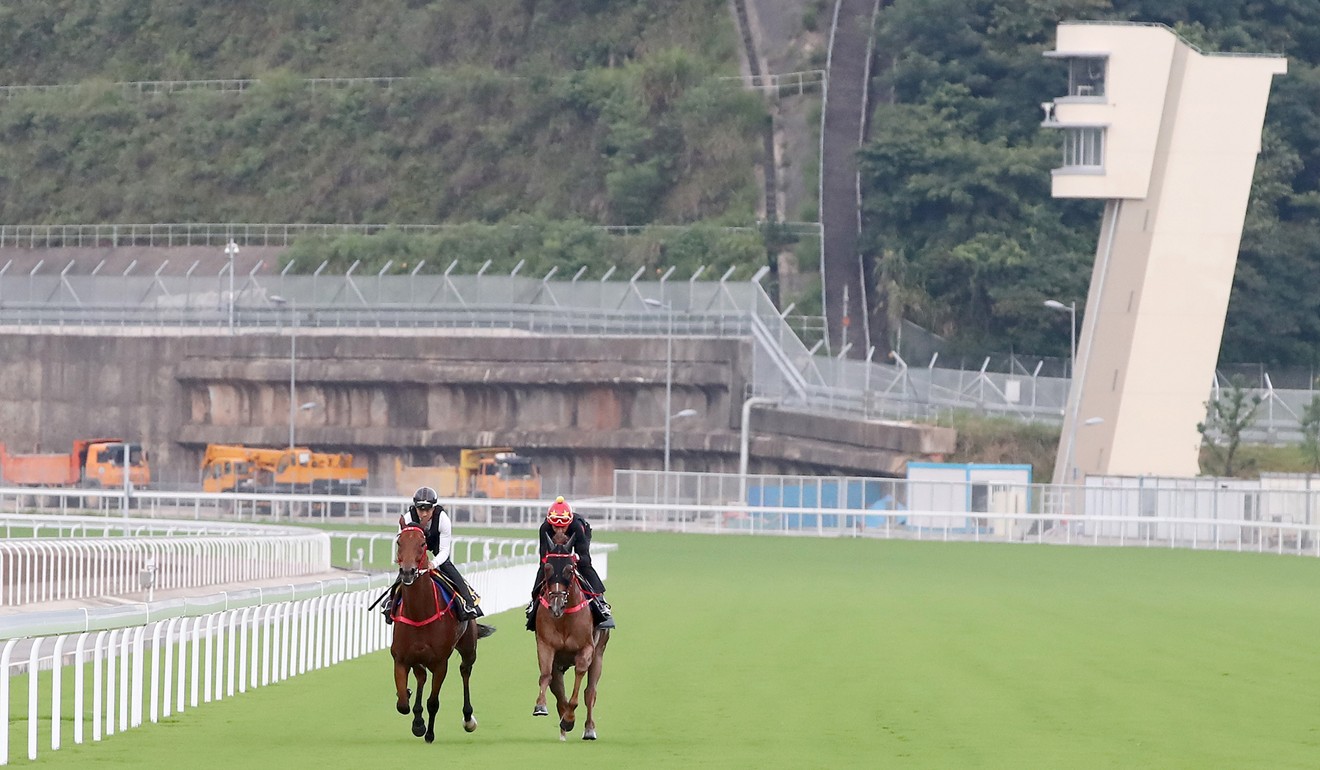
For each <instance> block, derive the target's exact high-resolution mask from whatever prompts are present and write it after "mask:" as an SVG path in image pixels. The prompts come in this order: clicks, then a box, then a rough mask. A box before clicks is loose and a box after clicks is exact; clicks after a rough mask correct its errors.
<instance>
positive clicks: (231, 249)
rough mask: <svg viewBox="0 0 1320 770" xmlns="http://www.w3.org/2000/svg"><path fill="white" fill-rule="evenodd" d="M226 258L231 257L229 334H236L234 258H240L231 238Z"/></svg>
mask: <svg viewBox="0 0 1320 770" xmlns="http://www.w3.org/2000/svg"><path fill="white" fill-rule="evenodd" d="M225 256H227V257H229V333H230V334H233V333H234V257H237V256H238V244H237V243H234V241H233V239H232V238H231V239H230V241H229V245H227V246H225Z"/></svg>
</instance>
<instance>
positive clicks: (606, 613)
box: [591, 596, 614, 628]
mask: <svg viewBox="0 0 1320 770" xmlns="http://www.w3.org/2000/svg"><path fill="white" fill-rule="evenodd" d="M591 619H592V620H593V621H594V622H595V623H596V628H614V615H613V614H612V613H611V612H610V604H609V602H607V601H605V597H604V596H596V597H594V598H592V600H591Z"/></svg>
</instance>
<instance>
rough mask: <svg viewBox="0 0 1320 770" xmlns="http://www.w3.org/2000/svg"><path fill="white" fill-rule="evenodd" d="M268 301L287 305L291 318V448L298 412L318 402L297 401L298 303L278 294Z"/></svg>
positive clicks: (310, 407)
mask: <svg viewBox="0 0 1320 770" xmlns="http://www.w3.org/2000/svg"><path fill="white" fill-rule="evenodd" d="M270 301H271V302H273V303H275V304H276V305H279V306H281V307H288V308H289V317H290V318H291V319H292V320H291V321H290V323H289V448H290V449H293V448H294V447H295V446H297V442H296V438H297V434H296V433H295V429H294V425H295V423H296V421H297V417H298V412H299V411H304V412H305V411H307V410H308V409H315V408H316V407H318V406H320V404H318V403H316V402H315V401H308V402H306V403H303V404H299V403H298V305H297V304H296V303H295V302H294V301H293V300H290V299H285V298H284V297H281V296H280V295H278V294H272V295H271V296H270Z"/></svg>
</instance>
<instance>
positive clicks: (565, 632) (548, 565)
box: [532, 534, 610, 741]
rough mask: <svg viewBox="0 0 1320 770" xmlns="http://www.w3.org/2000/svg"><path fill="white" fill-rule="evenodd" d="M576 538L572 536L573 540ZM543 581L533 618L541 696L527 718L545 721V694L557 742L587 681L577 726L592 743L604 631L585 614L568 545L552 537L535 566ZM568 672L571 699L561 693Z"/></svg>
mask: <svg viewBox="0 0 1320 770" xmlns="http://www.w3.org/2000/svg"><path fill="white" fill-rule="evenodd" d="M574 537H576V535H574ZM541 569H542V571H543V573H544V581H543V584H542V587H541V595H540V596H539V597H537V602H538V604H539V605H540V606H539V607H538V609H537V612H536V657H537V659H538V661H539V662H540V665H541V682H540V684H541V692H540V695H538V696H537V698H536V706H535V707H534V708H533V709H532V716H538V717H539V716H546V715H547V714H548V711H547V710H546V706H545V689H546V687H547V686H548V687H549V688H550V691H551V692H553V693H554V695H555V703H556V705H557V706H558V709H559V740H561V741H562V740H565V739H566V738H567V735H568V733H570V732H572V730H573V722H574V718H575V715H576V713H577V705H578V690H579V688H580V687H581V686H582V677H584V676H585V677H586V678H587V687H586V690H585V692H583V699H584V700H585V701H586V703H587V723H586V724H585V725H583V726H582V740H584V741H594V740H596V718H595V708H596V686H597V685H598V684H599V683H600V674H601V666H602V664H603V662H604V658H605V645H607V644H609V641H610V631H609V629H608V628H602V629H597V628H596V627H595V623H594V622H593V621H592V618H591V608H590V607H589V606H587V601H588V600H587V597H586V595H585V594H583V592H582V583H581V581H580V580H579V579H578V574H577V557H576V556H575V555H574V554H573V540H572V538H568V539H567V540H565V537H564V535H562V534H556V535H555V539H554V543H553V544H552V546H551V548H550V551H549V552H548V553H547V554H546V557H545V562H544V563H543V564H542V565H541ZM570 666H572V667H573V674H574V677H573V695H572V697H566V696H565V693H564V672H565V671H567V670H568V668H569V667H570Z"/></svg>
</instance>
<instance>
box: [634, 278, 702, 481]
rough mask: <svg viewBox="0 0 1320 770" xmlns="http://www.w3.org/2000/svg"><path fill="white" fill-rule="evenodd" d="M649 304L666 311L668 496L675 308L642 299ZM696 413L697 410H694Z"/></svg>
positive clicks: (664, 303) (663, 303)
mask: <svg viewBox="0 0 1320 770" xmlns="http://www.w3.org/2000/svg"><path fill="white" fill-rule="evenodd" d="M642 301H643V302H644V303H646V304H647V305H649V306H651V307H654V308H660V309H662V310H664V311H665V320H666V326H665V480H666V481H665V489H666V495H665V496H666V498H667V497H668V494H667V491H668V489H669V483H668V479H669V424H670V421H671V420H672V418H673V411H674V401H673V397H674V309H673V308H672V307H670V305H669V303H668V302H661V301H660V300H658V299H651V298H649V297H648V298H647V299H644V300H642ZM694 414H695V412H694Z"/></svg>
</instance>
